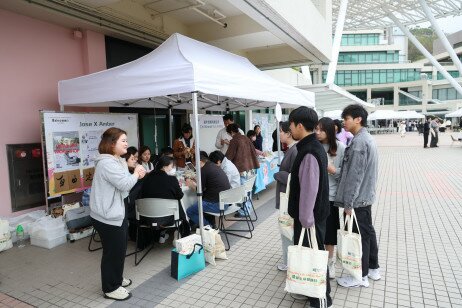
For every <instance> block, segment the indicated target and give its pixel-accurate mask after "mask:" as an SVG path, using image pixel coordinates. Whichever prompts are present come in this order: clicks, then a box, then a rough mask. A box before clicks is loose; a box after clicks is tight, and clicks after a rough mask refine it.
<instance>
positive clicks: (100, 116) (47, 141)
mask: <svg viewBox="0 0 462 308" xmlns="http://www.w3.org/2000/svg"><path fill="white" fill-rule="evenodd" d="M111 127H117V128H120V129H122V130H124V131H126V132H127V137H128V144H129V146H134V147H136V148H138V146H139V143H138V115H137V114H117V113H116V114H111V113H66V112H52V111H42V132H43V136H42V142H43V147H44V153H45V157H46V169H47V170H46V174H47V177H48V194H49V196H57V195H62V194H66V193H72V192H77V191H81V190H83V189H86V188H88V187H91V183H92V180H93V174H94V167H95V157H96V156H97V155H98V154H99V152H98V145H99V142H100V141H101V136H102V134H103V133H104V131H105V130H107V129H108V128H111Z"/></svg>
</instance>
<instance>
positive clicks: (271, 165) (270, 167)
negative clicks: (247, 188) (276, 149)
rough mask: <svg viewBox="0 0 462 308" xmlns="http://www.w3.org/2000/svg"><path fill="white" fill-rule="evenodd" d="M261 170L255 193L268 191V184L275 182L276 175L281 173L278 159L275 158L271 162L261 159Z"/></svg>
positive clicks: (256, 181)
mask: <svg viewBox="0 0 462 308" xmlns="http://www.w3.org/2000/svg"><path fill="white" fill-rule="evenodd" d="M259 161H260V168H258V169H257V172H256V173H257V179H256V180H255V191H254V192H255V193H259V192H261V191H262V190H264V189H266V186H267V185H268V184H271V183H272V182H274V176H273V175H274V174H275V173H276V172H278V171H279V166H278V157H277V156H273V157H272V159H271V160H268V159H265V158H264V159H259Z"/></svg>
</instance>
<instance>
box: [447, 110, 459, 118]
mask: <svg viewBox="0 0 462 308" xmlns="http://www.w3.org/2000/svg"><path fill="white" fill-rule="evenodd" d="M445 117H446V118H458V117H462V108H460V109H459V110H456V111H454V112H451V113H448V114H447V115H445Z"/></svg>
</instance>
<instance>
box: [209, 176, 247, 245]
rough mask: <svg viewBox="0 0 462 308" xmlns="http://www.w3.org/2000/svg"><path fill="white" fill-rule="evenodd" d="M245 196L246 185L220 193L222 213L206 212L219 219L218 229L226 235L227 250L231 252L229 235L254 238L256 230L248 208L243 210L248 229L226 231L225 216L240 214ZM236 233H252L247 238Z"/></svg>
mask: <svg viewBox="0 0 462 308" xmlns="http://www.w3.org/2000/svg"><path fill="white" fill-rule="evenodd" d="M245 196H246V192H245V187H244V185H241V186H238V187H235V188H231V189H228V190H224V191H222V192H220V194H219V205H220V212H219V213H213V212H205V213H207V214H209V215H212V216H215V217H218V229H219V230H220V231H221V232H223V234H224V235H225V239H226V243H227V244H228V248H226V250H229V249H230V248H231V246H230V244H229V239H228V234H229V235H234V236H239V237H242V238H246V239H251V238H252V231H253V230H254V228H253V224H252V221H251V220H250V215H249V212H248V211H247V209H246V207H243V209H244V212H245V221H246V222H247V227H248V229H247V230H238V229H226V228H225V216H227V215H230V214H234V213H236V212H238V211H239V210H240V209H241V206H239V205H238V204H242V203H243V202H244V199H245ZM225 204H228V205H229V207H228V208H227V209H226V210H225ZM228 221H229V220H228ZM239 221H244V220H239ZM230 231H231V232H230ZM234 232H246V233H247V232H250V236H246V235H243V234H237V233H234Z"/></svg>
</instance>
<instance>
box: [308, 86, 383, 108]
mask: <svg viewBox="0 0 462 308" xmlns="http://www.w3.org/2000/svg"><path fill="white" fill-rule="evenodd" d="M300 89H304V90H307V91H310V92H314V93H315V95H316V109H318V110H323V111H324V112H326V111H332V110H339V109H343V108H344V107H346V106H348V105H350V104H361V105H363V106H364V107H369V108H374V107H375V106H374V105H372V104H370V103H366V102H365V101H363V100H362V99H360V98H358V97H356V96H354V95H353V94H351V93H350V92H348V91H346V90H344V89H342V88H340V87H339V86H337V85H335V84H326V83H322V84H313V85H309V86H301V87H300Z"/></svg>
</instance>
